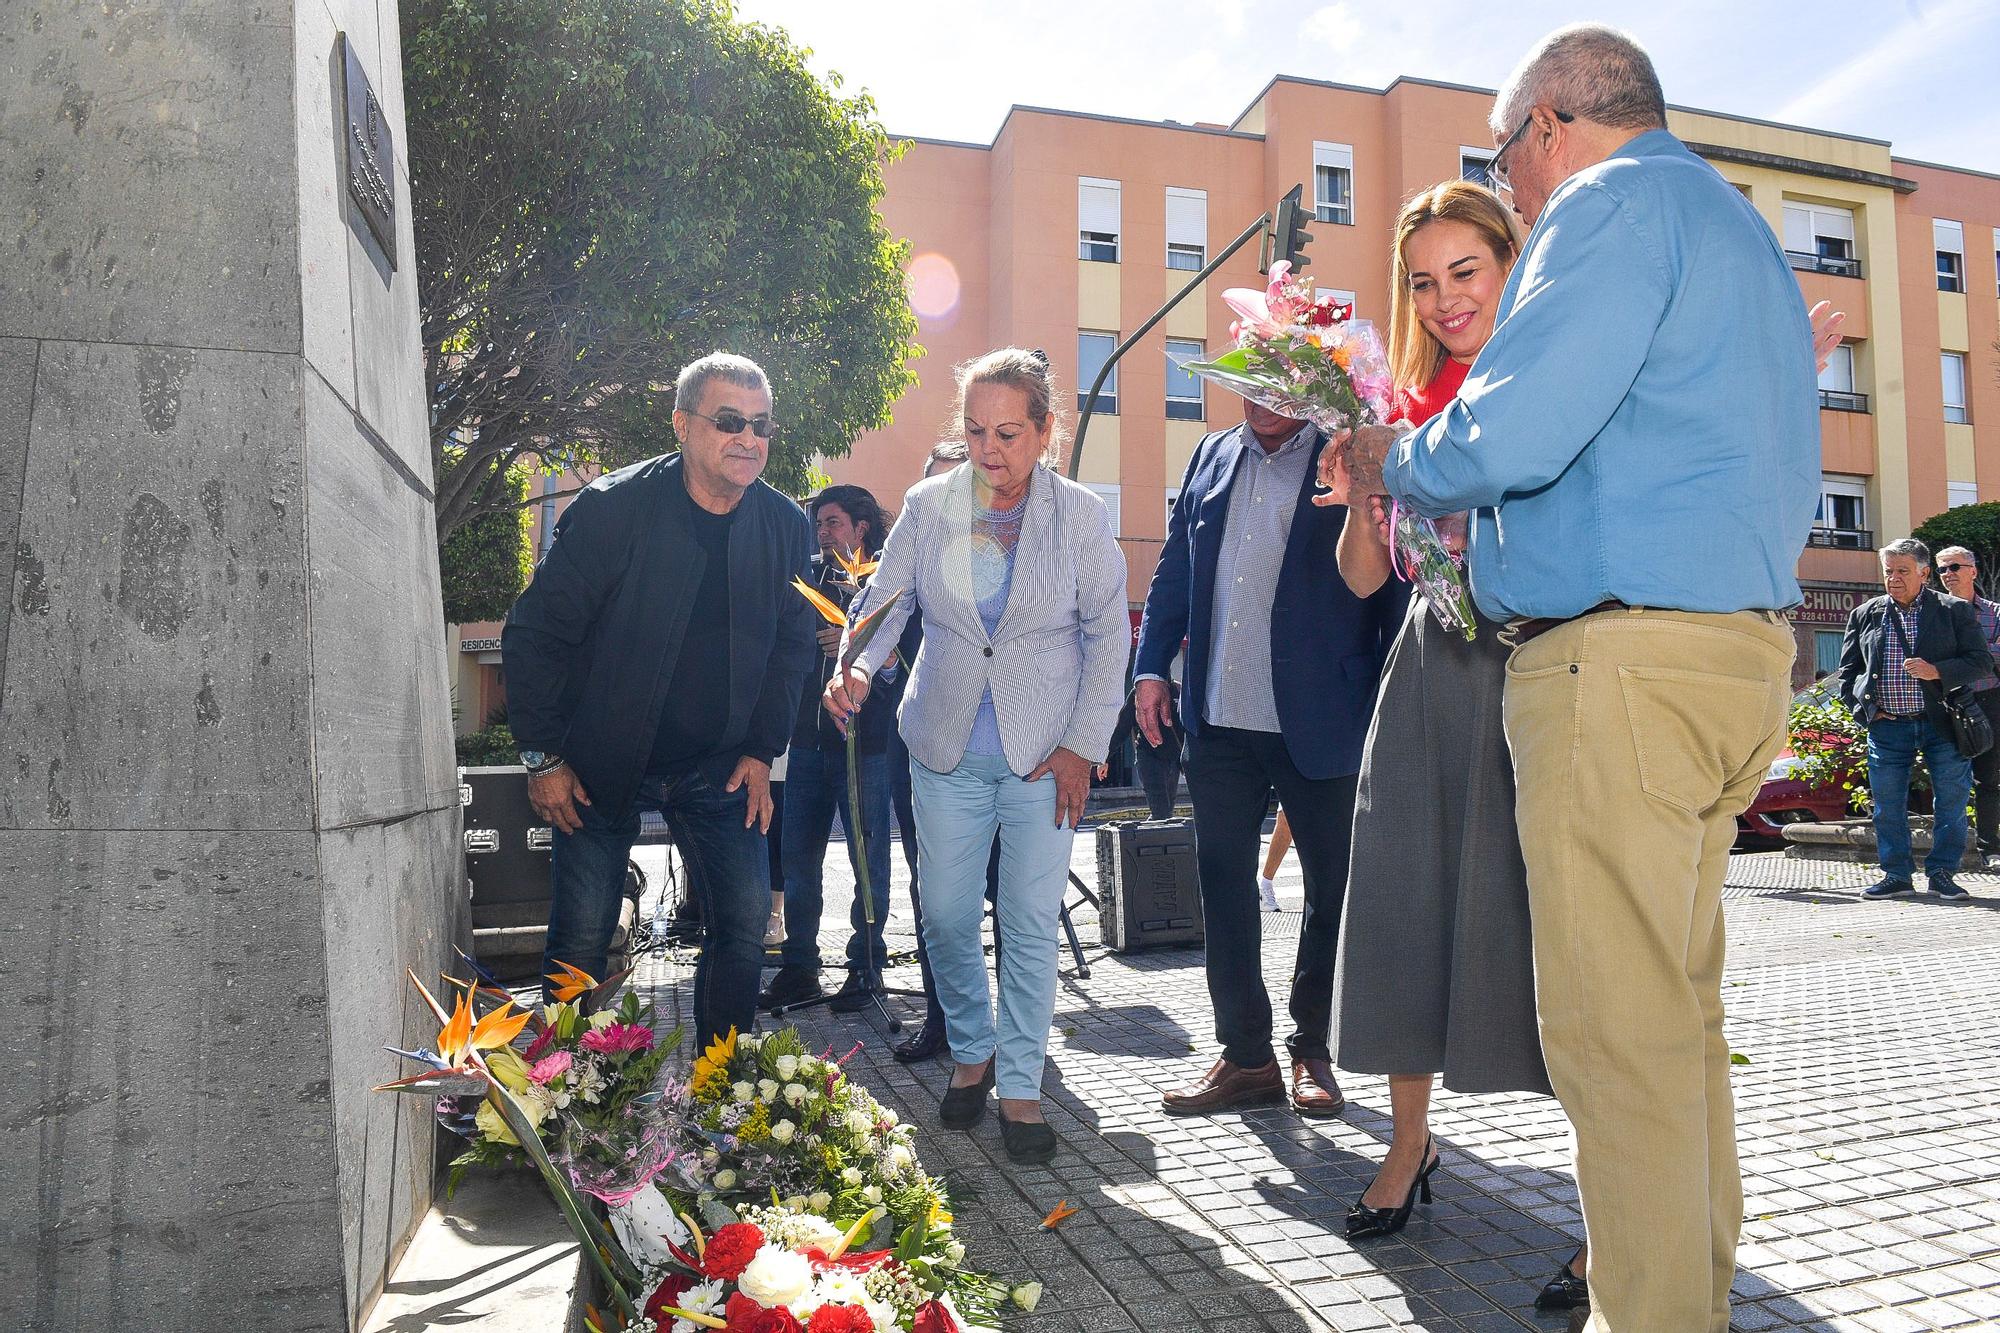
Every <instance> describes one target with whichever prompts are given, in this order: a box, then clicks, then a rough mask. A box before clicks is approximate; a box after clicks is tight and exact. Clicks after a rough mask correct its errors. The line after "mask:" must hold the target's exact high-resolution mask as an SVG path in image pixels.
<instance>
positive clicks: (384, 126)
mask: <svg viewBox="0 0 2000 1333" xmlns="http://www.w3.org/2000/svg"><path fill="white" fill-rule="evenodd" d="M339 41H340V54H341V64H342V65H343V66H344V67H345V68H346V71H347V77H346V78H345V79H344V80H343V81H342V95H341V102H342V104H343V106H344V107H345V115H344V116H343V119H344V120H345V122H346V126H347V134H346V143H345V151H344V152H343V154H342V158H343V160H344V161H345V162H346V163H347V197H348V198H349V199H351V200H353V201H354V207H355V209H356V211H358V212H359V213H360V214H361V217H362V220H363V221H365V222H366V223H367V224H368V230H369V232H370V233H372V234H373V235H374V237H375V242H376V244H378V245H380V246H381V247H382V254H383V255H384V257H386V258H387V259H388V261H389V267H390V268H392V269H393V268H395V267H396V186H395V170H396V146H395V143H394V141H393V140H391V138H390V137H389V119H388V117H386V116H384V115H383V114H382V104H381V103H380V102H378V101H376V100H375V89H374V88H373V87H372V86H371V85H370V84H369V82H368V74H367V72H366V71H365V70H363V69H362V68H361V61H360V58H359V57H357V56H356V55H355V54H354V46H353V44H352V43H351V42H349V41H348V40H347V34H346V33H342V34H341V35H340V38H339Z"/></svg>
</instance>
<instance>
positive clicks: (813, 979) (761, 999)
mask: <svg viewBox="0 0 2000 1333" xmlns="http://www.w3.org/2000/svg"><path fill="white" fill-rule="evenodd" d="M824 994H826V992H825V991H823V990H821V989H820V988H819V973H818V972H816V971H814V970H813V969H811V968H807V967H781V968H779V969H778V975H776V976H774V977H772V978H771V984H770V985H768V986H766V987H764V990H763V993H762V994H760V995H758V997H757V1007H758V1008H759V1009H782V1008H784V1007H785V1006H786V1005H790V1004H804V1003H805V1002H806V1001H808V1000H817V999H818V998H819V997H820V996H822V995H824Z"/></svg>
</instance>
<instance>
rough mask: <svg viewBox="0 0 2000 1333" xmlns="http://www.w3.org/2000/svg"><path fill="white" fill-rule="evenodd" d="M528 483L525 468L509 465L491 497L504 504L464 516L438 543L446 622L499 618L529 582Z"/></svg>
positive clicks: (532, 560)
mask: <svg viewBox="0 0 2000 1333" xmlns="http://www.w3.org/2000/svg"><path fill="white" fill-rule="evenodd" d="M529 483H530V475H529V470H528V469H527V468H525V467H513V468H509V469H508V470H507V473H506V475H505V476H504V477H503V478H502V479H501V483H500V486H499V493H498V496H497V497H496V498H497V499H498V501H499V502H500V503H501V504H502V505H504V506H505V507H504V508H495V509H491V510H487V511H485V512H483V513H480V514H476V515H474V516H473V517H472V518H469V519H466V520H465V521H464V522H462V523H460V524H459V525H458V526H457V527H456V528H454V529H453V530H452V532H451V535H450V536H448V537H446V538H445V539H444V540H443V541H441V542H439V543H438V568H439V571H440V573H441V574H442V576H443V587H444V618H445V620H446V621H447V622H449V623H450V624H454V625H462V624H465V623H467V622H468V621H473V620H503V619H505V618H506V615H507V612H508V611H510V610H512V609H513V606H514V599H515V598H517V597H519V596H520V595H521V590H522V589H523V588H525V587H527V586H528V576H529V575H530V574H531V573H533V572H534V567H535V558H534V549H533V547H532V545H531V543H530V540H529V531H530V527H531V524H530V522H529V511H528V509H527V508H526V506H527V504H528V500H529V494H528V492H529Z"/></svg>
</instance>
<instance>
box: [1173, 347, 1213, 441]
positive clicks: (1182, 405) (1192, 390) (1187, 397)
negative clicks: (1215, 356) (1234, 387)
mask: <svg viewBox="0 0 2000 1333" xmlns="http://www.w3.org/2000/svg"><path fill="white" fill-rule="evenodd" d="M1203 355H1205V353H1204V352H1203V351H1202V346H1201V344H1200V343H1198V342H1196V341H1194V340H1193V339H1191V338H1169V339H1167V419H1168V420H1169V421H1200V420H1202V419H1203V418H1205V417H1206V416H1207V415H1208V409H1207V406H1206V404H1205V403H1204V401H1203V399H1202V393H1201V378H1200V377H1199V376H1197V375H1194V374H1192V373H1190V372H1188V371H1185V370H1182V369H1181V363H1182V362H1183V361H1199V360H1201V358H1202V357H1203Z"/></svg>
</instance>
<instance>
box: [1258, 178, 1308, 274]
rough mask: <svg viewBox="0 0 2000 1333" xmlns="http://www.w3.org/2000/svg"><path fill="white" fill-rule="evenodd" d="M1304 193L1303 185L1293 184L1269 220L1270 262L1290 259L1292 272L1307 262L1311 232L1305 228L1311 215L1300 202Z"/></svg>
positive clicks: (1295, 271)
mask: <svg viewBox="0 0 2000 1333" xmlns="http://www.w3.org/2000/svg"><path fill="white" fill-rule="evenodd" d="M1304 193H1305V186H1303V185H1294V186H1293V187H1292V191H1291V193H1290V194H1288V195H1286V196H1285V197H1284V198H1283V199H1280V200H1279V201H1278V212H1277V214H1276V216H1275V217H1273V218H1272V220H1271V259H1272V262H1273V263H1275V262H1277V261H1278V260H1280V259H1286V260H1290V261H1291V265H1292V272H1294V273H1297V272H1298V271H1299V270H1300V269H1302V268H1304V267H1305V266H1306V264H1307V263H1308V262H1309V261H1308V260H1307V259H1306V246H1307V245H1308V244H1309V243H1310V242H1311V241H1312V233H1311V232H1309V231H1307V230H1306V223H1308V222H1310V221H1311V220H1312V217H1313V215H1312V214H1311V213H1310V212H1308V211H1307V210H1306V208H1305V206H1304V204H1303V203H1302V202H1301V196H1303V195H1304ZM1268 271H1269V270H1268V269H1267V270H1266V272H1268Z"/></svg>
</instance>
